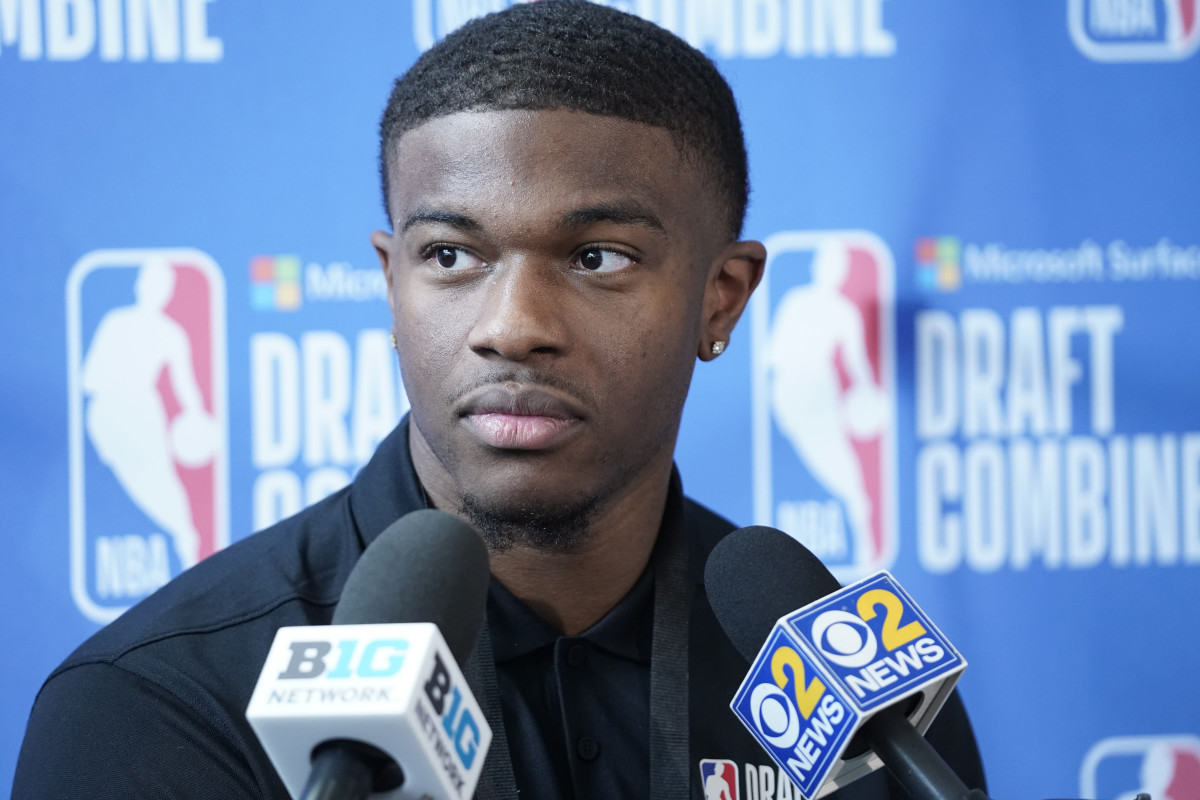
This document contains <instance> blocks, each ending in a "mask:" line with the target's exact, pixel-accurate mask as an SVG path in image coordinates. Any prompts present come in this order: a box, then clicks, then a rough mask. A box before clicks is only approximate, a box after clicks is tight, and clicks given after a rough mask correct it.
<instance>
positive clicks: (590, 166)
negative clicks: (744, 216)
mask: <svg viewBox="0 0 1200 800" xmlns="http://www.w3.org/2000/svg"><path fill="white" fill-rule="evenodd" d="M388 169H389V170H390V177H391V180H390V181H389V183H390V186H391V197H389V206H390V207H391V211H392V213H393V215H394V219H393V222H394V223H395V225H396V227H397V230H400V229H401V228H402V227H404V225H405V221H406V219H407V218H408V217H409V216H410V215H412V214H414V213H418V212H420V211H422V207H424V206H428V205H430V203H433V204H434V205H439V204H444V203H443V202H442V201H445V200H447V199H451V198H453V199H455V200H456V201H460V202H467V203H469V204H472V205H475V204H484V205H491V204H494V203H502V202H511V195H512V194H513V193H521V192H525V193H529V192H534V191H536V190H537V189H538V187H544V188H546V189H550V188H551V187H552V188H553V190H554V191H556V192H557V193H558V196H557V197H556V200H557V201H558V205H559V206H561V207H578V208H591V207H594V206H597V205H603V204H605V203H608V204H618V203H623V204H624V205H626V206H631V205H635V204H640V205H642V206H644V207H651V208H663V209H665V211H664V213H668V214H669V213H671V209H672V208H674V207H677V206H680V205H681V204H682V205H687V206H693V207H694V206H696V204H697V203H702V202H703V201H702V200H699V199H698V196H700V197H702V196H703V195H704V194H706V193H704V192H701V191H700V187H699V185H698V181H699V180H700V178H699V176H698V174H697V172H696V168H695V166H694V164H692V163H690V160H688V159H685V158H683V156H682V155H681V154H680V152H679V151H678V148H677V147H676V145H675V142H674V140H673V138H672V137H671V134H670V132H668V131H667V130H666V129H664V128H658V127H655V126H651V125H645V124H642V123H638V122H631V121H629V120H624V119H621V118H619V117H607V116H598V115H595V114H589V113H586V112H580V111H570V110H565V109H554V110H533V111H531V110H500V111H497V110H486V111H467V112H459V113H456V114H451V115H447V116H444V117H436V118H434V119H431V120H428V121H427V122H425V123H423V124H422V125H420V126H418V127H415V128H413V129H411V130H409V131H406V132H405V133H404V134H403V135H402V136H401V137H400V139H399V141H397V143H396V144H395V146H394V149H393V152H392V156H391V158H390V159H389V164H388ZM537 199H538V200H539V201H543V200H544V199H545V198H537ZM684 201H686V202H684Z"/></svg>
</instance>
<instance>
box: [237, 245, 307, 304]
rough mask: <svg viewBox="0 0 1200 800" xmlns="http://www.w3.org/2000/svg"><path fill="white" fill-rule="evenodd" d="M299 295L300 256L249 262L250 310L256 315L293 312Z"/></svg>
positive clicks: (261, 258)
mask: <svg viewBox="0 0 1200 800" xmlns="http://www.w3.org/2000/svg"><path fill="white" fill-rule="evenodd" d="M303 301H304V297H303V295H302V294H301V292H300V256H254V258H251V259H250V306H251V308H253V309H255V310H256V311H295V310H296V309H298V308H299V307H300V306H301V304H302V303H303Z"/></svg>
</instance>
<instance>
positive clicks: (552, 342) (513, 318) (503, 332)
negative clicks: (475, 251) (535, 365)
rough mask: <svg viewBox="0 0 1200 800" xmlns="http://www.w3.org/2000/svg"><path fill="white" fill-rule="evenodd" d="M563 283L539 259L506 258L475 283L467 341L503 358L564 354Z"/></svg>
mask: <svg viewBox="0 0 1200 800" xmlns="http://www.w3.org/2000/svg"><path fill="white" fill-rule="evenodd" d="M569 282H570V281H569V278H568V277H567V276H566V275H565V274H563V272H562V271H561V269H559V268H556V267H555V265H551V264H548V263H546V262H544V261H542V260H541V259H536V258H532V257H524V258H518V257H512V258H510V259H507V260H506V263H503V264H501V265H500V267H499V269H497V270H496V271H495V272H494V273H493V275H492V276H491V278H490V279H489V280H488V281H487V282H486V283H485V285H484V286H482V287H480V291H481V293H482V297H481V298H480V307H479V312H478V316H477V318H476V320H475V324H474V326H473V327H472V328H471V332H470V334H469V335H468V337H467V344H468V345H469V346H470V348H471V349H472V350H474V351H475V352H476V353H478V354H480V355H484V356H490V355H493V354H494V355H498V356H500V357H502V358H504V359H506V360H509V361H523V360H525V359H527V358H529V357H530V356H531V355H534V354H539V353H541V354H556V355H561V354H562V353H564V352H566V350H567V349H568V347H569V345H570V342H569V331H568V330H567V326H566V322H565V320H566V314H567V309H566V308H565V307H564V303H565V301H566V300H567V298H566V296H565V295H566V292H565V291H564V289H566V288H567V287H568V286H569Z"/></svg>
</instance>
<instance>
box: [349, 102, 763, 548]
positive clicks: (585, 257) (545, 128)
mask: <svg viewBox="0 0 1200 800" xmlns="http://www.w3.org/2000/svg"><path fill="white" fill-rule="evenodd" d="M394 147H395V150H394V152H393V157H392V159H391V162H390V164H391V166H390V175H389V177H390V185H391V195H390V197H389V198H388V201H389V211H390V213H391V216H392V220H393V223H394V226H395V231H394V234H392V235H388V234H386V233H376V234H375V236H374V237H373V239H372V241H373V242H374V244H375V246H376V248H377V250H378V251H379V254H380V258H381V260H382V262H383V266H384V270H385V272H386V273H387V277H388V285H389V302H390V305H391V307H392V313H393V317H394V329H395V334H396V338H397V340H398V350H399V353H400V365H401V371H402V373H403V376H404V384H405V387H406V388H407V391H408V395H409V400H410V401H411V403H412V423H413V425H412V428H411V429H410V436H411V437H412V449H413V455H414V461H415V463H416V466H417V470H418V474H419V475H420V477H421V480H422V482H423V483H424V484H425V486H426V488H427V489H428V490H429V491H430V493H431V494H432V495H433V496H434V499H435V501H437V502H438V505H442V506H445V505H450V507H451V508H450V510H458V511H460V512H461V511H466V512H467V513H468V515H469V516H472V517H476V518H477V517H478V516H479V515H480V514H483V515H486V516H490V517H494V518H495V519H497V520H501V521H507V522H508V523H510V524H511V525H515V526H518V527H519V526H521V525H525V526H534V527H536V526H537V525H538V524H547V525H549V526H550V527H553V526H554V525H555V524H558V523H561V524H568V525H569V523H568V522H567V521H568V520H574V521H575V522H576V523H578V522H579V520H581V519H586V518H588V517H589V516H590V515H594V514H595V513H597V511H598V510H603V509H605V508H606V507H609V506H611V505H612V504H613V503H614V502H619V501H620V499H621V498H622V496H624V495H628V494H629V493H630V492H631V491H635V489H636V487H637V485H638V482H639V481H646V480H651V479H655V478H658V477H659V476H662V475H665V474H666V472H667V471H669V469H670V464H671V459H672V453H673V450H674V445H675V438H676V434H677V431H678V426H679V419H680V414H681V412H682V407H683V401H684V398H685V396H686V394H687V388H688V384H689V382H690V379H691V372H692V367H693V364H694V362H695V359H696V357H697V355H698V354H706V353H708V352H709V350H708V349H709V347H710V346H711V342H712V339H713V338H720V336H719V334H720V331H717V330H716V328H715V327H714V324H716V323H714V316H715V317H721V320H724V317H722V316H721V312H719V311H717V310H718V309H721V308H723V307H724V306H723V305H722V300H721V297H719V295H721V293H722V291H721V289H720V285H721V278H720V275H719V273H720V272H721V267H720V264H721V263H722V262H723V261H724V260H726V258H727V251H728V250H729V246H728V245H727V242H726V237H725V236H724V235H723V221H724V214H723V210H724V209H723V208H722V207H721V205H720V203H719V202H718V201H717V200H715V199H714V194H715V193H714V192H713V190H712V189H711V186H710V184H709V182H708V181H706V180H705V179H704V178H703V176H702V174H701V173H700V171H699V170H698V169H697V168H696V167H695V166H694V164H693V163H692V162H691V161H689V160H687V159H684V158H681V156H680V154H679V153H678V152H677V150H676V148H675V146H674V144H673V143H672V140H671V138H670V135H669V134H668V133H667V132H666V131H665V130H663V129H660V128H654V127H650V126H645V125H639V124H636V123H633V122H628V121H625V120H619V119H615V118H609V117H599V116H593V115H590V114H584V113H580V112H571V111H561V110H559V111H486V112H464V113H458V114H454V115H452V116H447V117H442V118H438V119H434V120H431V121H429V122H427V123H425V124H423V125H421V126H420V127H418V128H415V129H413V130H411V131H408V132H407V133H405V134H404V135H403V136H402V137H401V138H400V140H399V142H398V143H396V144H395V145H394ZM734 247H737V245H734ZM751 260H753V259H751ZM758 267H761V264H759V265H758ZM754 269H757V267H756V268H754ZM756 279H757V273H755V280H756ZM750 288H753V283H752V282H751V284H750ZM745 293H746V294H747V295H748V293H749V291H748V290H746V292H745ZM744 299H745V298H742V300H741V303H744ZM740 309H741V305H740V304H738V307H737V311H740ZM733 320H736V313H734V314H733ZM718 322H719V323H720V324H726V323H727V325H728V326H730V327H731V326H732V324H733V323H732V321H731V320H725V321H724V322H721V321H720V320H719V321H718ZM717 327H720V325H719V324H717ZM714 331H716V332H715V333H714ZM557 546H569V543H563V542H561V541H558V542H557Z"/></svg>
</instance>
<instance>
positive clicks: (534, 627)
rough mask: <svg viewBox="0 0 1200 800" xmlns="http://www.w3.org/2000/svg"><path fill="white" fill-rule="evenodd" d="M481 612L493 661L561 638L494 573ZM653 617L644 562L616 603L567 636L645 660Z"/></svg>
mask: <svg viewBox="0 0 1200 800" xmlns="http://www.w3.org/2000/svg"><path fill="white" fill-rule="evenodd" d="M487 616H488V626H489V630H490V632H491V635H492V652H493V654H494V656H495V659H496V663H502V662H504V661H511V660H512V659H515V658H520V657H521V656H524V655H528V654H529V653H532V652H533V651H535V650H538V649H541V648H543V647H548V646H553V644H554V642H555V641H557V640H558V639H560V638H563V636H562V634H560V633H559V632H558V631H556V630H555V629H554V628H553V627H552V626H551V625H550V623H548V622H546V621H545V620H544V619H542V618H541V617H539V616H538V615H537V614H536V613H535V612H534V611H533V610H532V609H531V608H529V606H527V605H525V603H523V602H522V601H521V600H520V599H519V598H518V597H517V596H516V595H514V594H513V593H512V592H510V591H509V590H508V589H506V588H505V587H504V585H503V584H502V583H500V582H499V581H498V580H496V579H495V578H493V579H492V583H491V586H490V588H489V590H488V611H487ZM653 621H654V570H653V568H652V567H650V566H647V567H646V569H645V571H644V572H642V574H641V577H639V578H638V579H637V582H636V583H634V585H633V588H632V589H630V590H629V592H628V593H627V594H626V595H625V596H624V597H622V598H621V601H620V602H619V603H617V604H616V605H615V606H613V607H612V609H610V610H609V612H608V613H607V614H605V615H604V616H603V617H601V618H600V620H599V621H598V622H596V624H594V625H593V626H592V627H590V628H588V629H587V630H586V631H584V632H583V633H581V634H579V635H578V636H576V637H569V638H576V639H584V640H586V641H588V642H589V643H591V644H593V645H595V646H596V647H599V648H600V649H602V650H606V651H608V652H610V653H612V654H613V655H616V656H620V657H621V658H627V659H629V660H630V661H636V662H639V663H643V664H649V663H650V640H651V634H652V632H653V627H652V626H653Z"/></svg>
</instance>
